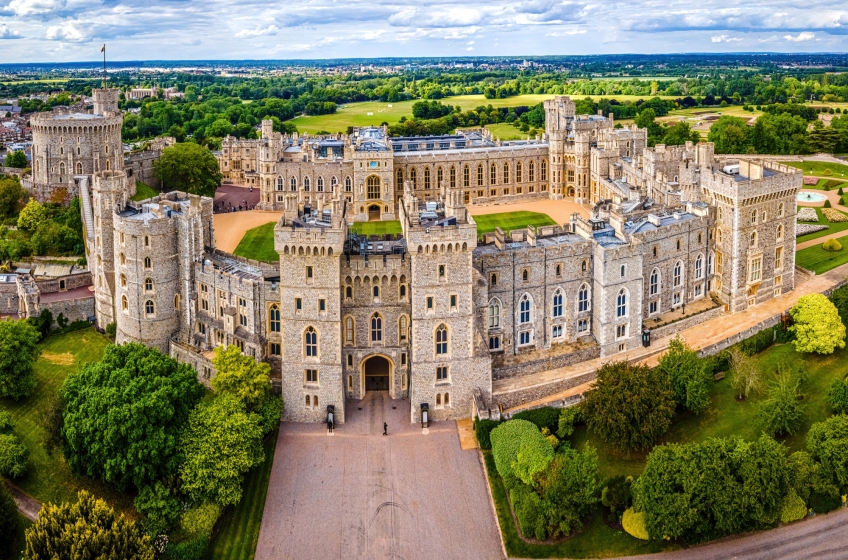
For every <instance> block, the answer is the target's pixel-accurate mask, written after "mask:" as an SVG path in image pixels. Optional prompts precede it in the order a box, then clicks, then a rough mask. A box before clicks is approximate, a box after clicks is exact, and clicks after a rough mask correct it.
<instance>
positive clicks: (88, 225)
mask: <svg viewBox="0 0 848 560" xmlns="http://www.w3.org/2000/svg"><path fill="white" fill-rule="evenodd" d="M79 182H80V184H79V193H80V205H81V206H82V221H83V223H84V224H85V237H86V239H87V240H89V241H94V212H92V211H91V195H90V193H89V192H88V177H80V178H79Z"/></svg>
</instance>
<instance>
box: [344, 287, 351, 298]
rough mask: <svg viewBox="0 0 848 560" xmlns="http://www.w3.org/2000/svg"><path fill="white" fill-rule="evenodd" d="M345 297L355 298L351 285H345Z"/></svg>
mask: <svg viewBox="0 0 848 560" xmlns="http://www.w3.org/2000/svg"><path fill="white" fill-rule="evenodd" d="M345 297H346V298H348V299H352V298H353V287H351V286H346V287H345Z"/></svg>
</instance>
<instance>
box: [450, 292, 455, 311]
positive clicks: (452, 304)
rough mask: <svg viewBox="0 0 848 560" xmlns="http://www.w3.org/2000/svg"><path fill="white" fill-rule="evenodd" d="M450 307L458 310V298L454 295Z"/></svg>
mask: <svg viewBox="0 0 848 560" xmlns="http://www.w3.org/2000/svg"><path fill="white" fill-rule="evenodd" d="M450 306H451V308H452V309H456V296H455V295H453V294H451V297H450Z"/></svg>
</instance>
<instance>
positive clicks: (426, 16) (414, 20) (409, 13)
mask: <svg viewBox="0 0 848 560" xmlns="http://www.w3.org/2000/svg"><path fill="white" fill-rule="evenodd" d="M483 17H484V13H483V12H482V11H481V10H477V9H475V8H464V7H460V8H457V7H441V6H430V7H428V8H427V9H425V10H420V9H418V8H405V9H403V10H401V11H400V12H398V13H396V14H393V15H392V16H390V17H389V20H388V21H389V23H390V24H392V25H397V26H400V27H418V28H422V27H467V26H469V25H476V24H478V23H480V22H482V21H483Z"/></svg>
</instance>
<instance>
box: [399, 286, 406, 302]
mask: <svg viewBox="0 0 848 560" xmlns="http://www.w3.org/2000/svg"><path fill="white" fill-rule="evenodd" d="M398 295H399V296H400V299H406V284H401V285H400V288H399V289H398Z"/></svg>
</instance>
